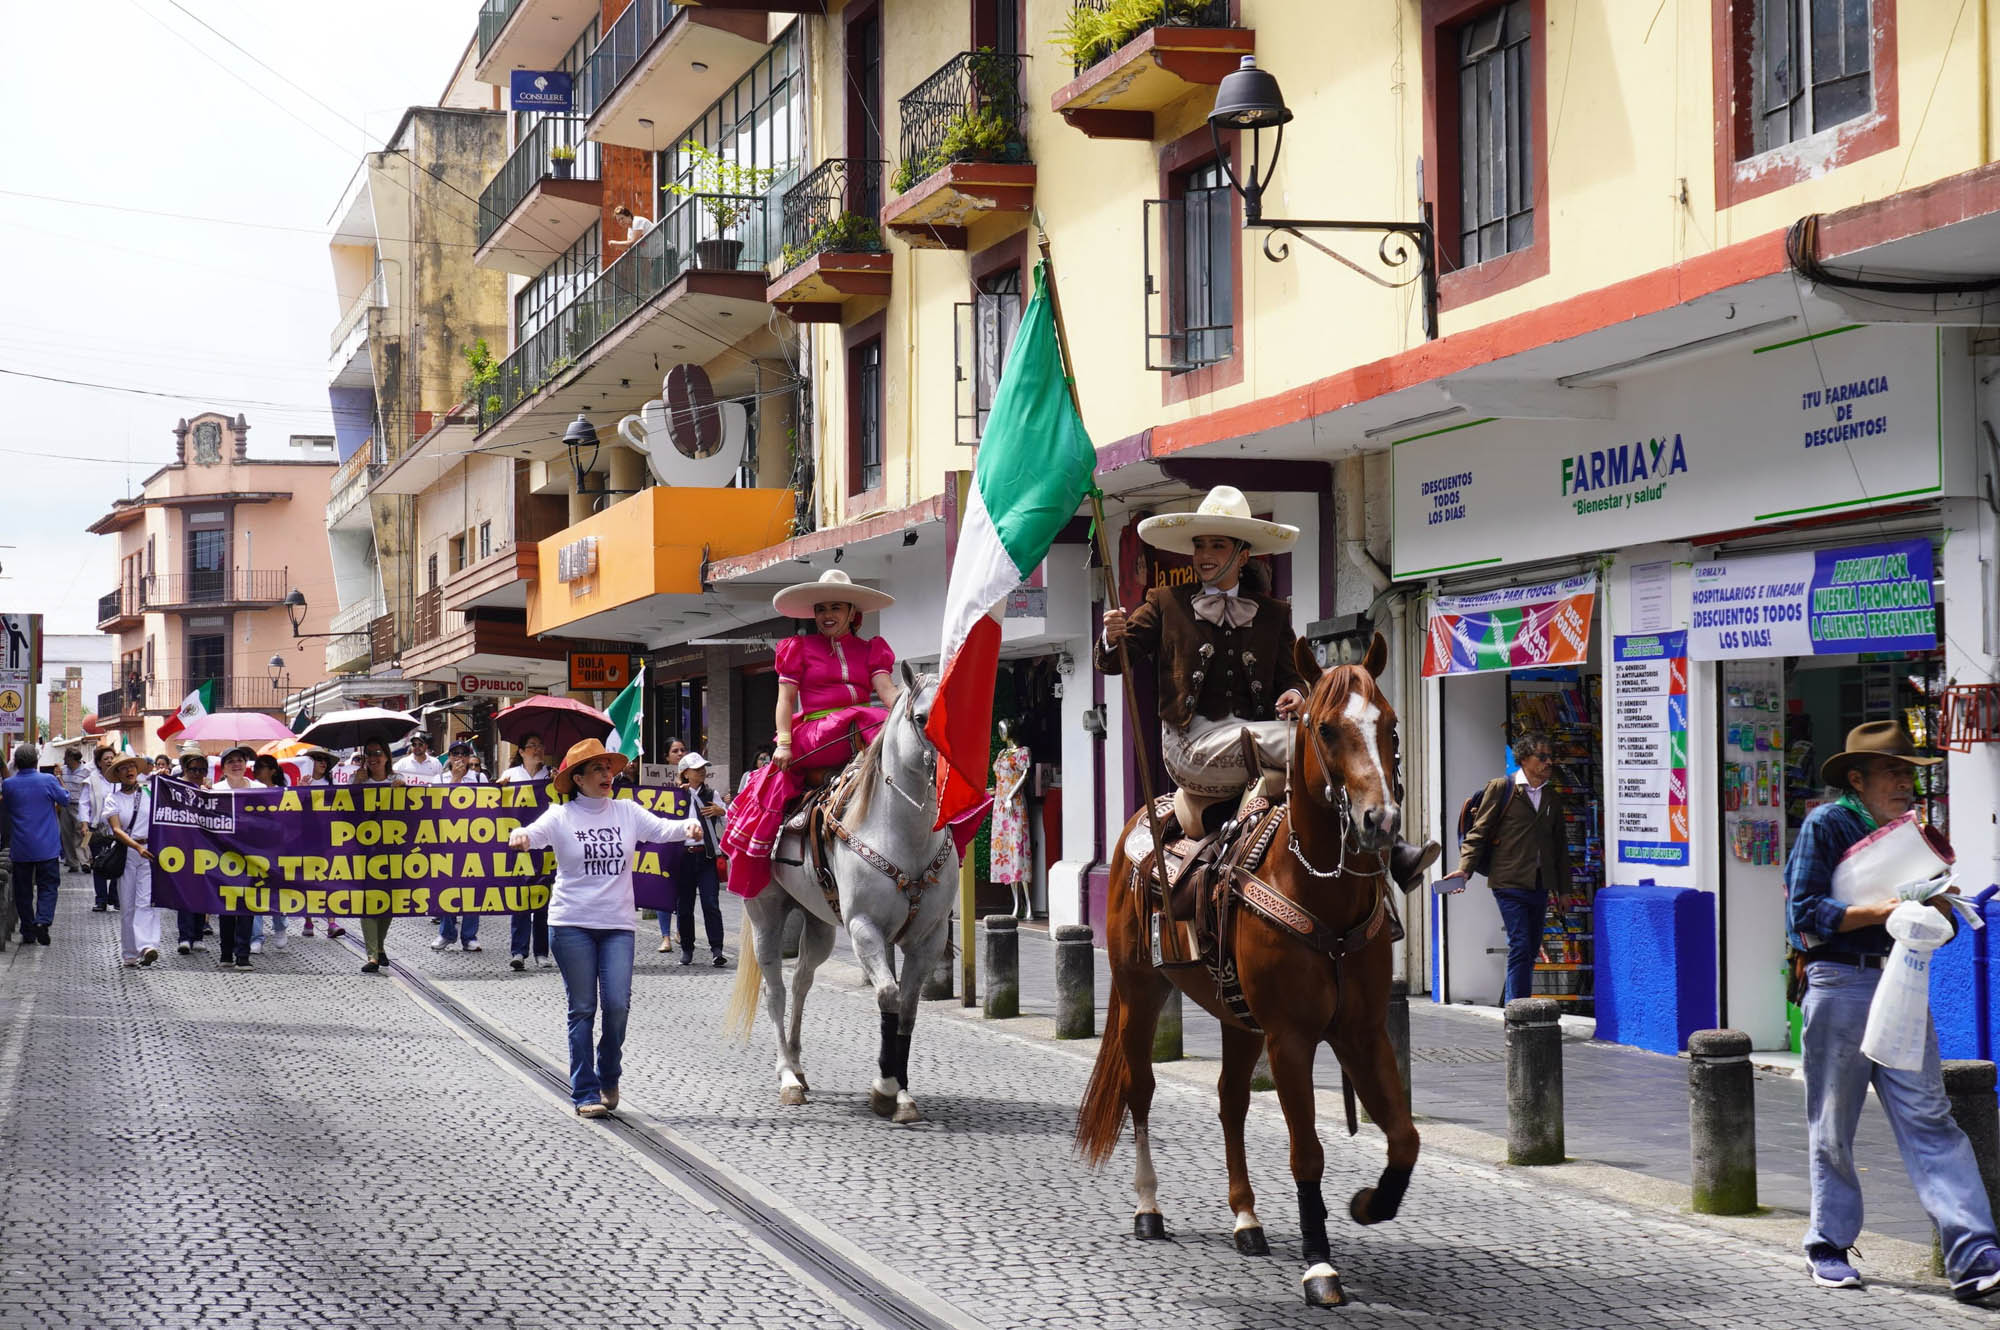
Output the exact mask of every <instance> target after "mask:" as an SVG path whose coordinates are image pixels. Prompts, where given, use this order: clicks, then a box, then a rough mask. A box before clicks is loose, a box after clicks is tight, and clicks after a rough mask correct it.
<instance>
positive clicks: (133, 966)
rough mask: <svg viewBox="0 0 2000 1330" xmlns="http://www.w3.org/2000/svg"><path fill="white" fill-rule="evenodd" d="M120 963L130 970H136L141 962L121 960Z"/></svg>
mask: <svg viewBox="0 0 2000 1330" xmlns="http://www.w3.org/2000/svg"><path fill="white" fill-rule="evenodd" d="M118 963H119V964H120V965H122V966H124V967H125V968H126V969H128V970H136V969H138V968H139V962H137V961H120V962H118Z"/></svg>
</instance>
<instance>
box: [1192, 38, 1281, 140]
mask: <svg viewBox="0 0 2000 1330" xmlns="http://www.w3.org/2000/svg"><path fill="white" fill-rule="evenodd" d="M1291 118H1292V112H1291V108H1290V107H1288V106H1286V105H1285V95H1284V94H1283V93H1282V92H1280V91H1278V80H1276V79H1275V78H1272V77H1271V76H1270V75H1269V74H1268V73H1266V72H1265V71H1263V70H1261V69H1259V68H1257V57H1256V56H1254V55H1246V56H1244V57H1243V63H1242V64H1241V65H1239V66H1237V68H1236V71H1235V72H1234V73H1232V74H1229V75H1227V76H1225V77H1224V78H1223V80H1222V85H1221V86H1220V87H1218V88H1217V89H1216V90H1215V109H1214V110H1212V111H1210V112H1209V113H1208V123H1209V124H1210V125H1211V126H1213V127H1214V128H1217V129H1253V130H1254V129H1271V128H1275V127H1276V126H1278V125H1282V124H1284V123H1285V122H1286V121H1288V120H1290V119H1291Z"/></svg>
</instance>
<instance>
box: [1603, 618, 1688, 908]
mask: <svg viewBox="0 0 2000 1330" xmlns="http://www.w3.org/2000/svg"><path fill="white" fill-rule="evenodd" d="M1687 679H1688V670H1687V634H1686V633H1684V632H1680V633H1644V634H1635V635H1632V636H1628V637H1614V638H1613V639H1612V650H1611V699H1612V703H1611V705H1612V710H1611V717H1612V720H1611V780H1612V788H1613V791H1614V793H1615V795H1616V805H1615V806H1616V808H1617V826H1616V828H1615V835H1614V839H1615V840H1616V841H1617V842H1618V862H1620V863H1623V864H1647V865H1650V866H1652V867H1655V868H1662V867H1675V868H1685V867H1686V866H1687V864H1688V687H1687Z"/></svg>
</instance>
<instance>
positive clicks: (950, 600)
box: [924, 264, 1097, 827]
mask: <svg viewBox="0 0 2000 1330" xmlns="http://www.w3.org/2000/svg"><path fill="white" fill-rule="evenodd" d="M1096 466H1097V451H1096V449H1094V448H1093V447H1092V446H1091V443H1090V436H1089V435H1088V434H1086V433H1084V429H1083V419H1082V417H1080V416H1078V415H1077V412H1076V405H1075V403H1074V402H1072V401H1071V400H1070V395H1069V387H1068V380H1067V377H1066V375H1065V371H1064V368H1063V357H1062V352H1061V348H1060V347H1059V346H1058V345H1057V338H1056V325H1055V312H1054V310H1053V308H1052V307H1051V305H1050V304H1049V296H1048V269H1047V265H1046V264H1043V265H1040V266H1037V267H1036V269H1035V298H1034V299H1033V300H1032V301H1030V302H1029V304H1028V309H1027V312H1026V313H1025V314H1023V315H1022V316H1021V328H1020V331H1019V332H1018V333H1016V334H1015V337H1014V347H1013V350H1012V351H1010V352H1009V353H1008V355H1007V368H1006V369H1005V370H1004V371H1003V372H1002V373H1001V375H1000V387H999V390H998V391H997V392H996V393H995V394H994V397H993V412H992V414H991V415H990V416H988V417H987V422H986V433H985V435H984V437H983V438H981V439H980V441H979V460H978V462H977V463H976V467H977V469H976V470H975V471H974V473H973V486H972V499H971V502H970V503H968V504H967V505H966V511H965V520H964V524H963V525H962V526H961V527H960V529H959V533H958V551H957V553H956V555H955V557H954V558H953V560H952V565H951V581H950V582H949V584H948V585H947V587H946V590H945V610H944V640H943V644H942V646H941V648H940V650H939V652H938V660H939V661H940V662H941V664H942V668H943V671H944V678H943V680H942V681H941V682H940V683H939V685H938V692H937V700H936V701H935V702H934V703H933V704H932V706H931V715H930V720H929V722H928V723H927V724H926V725H925V727H924V729H925V732H926V733H927V734H929V735H930V737H931V741H932V742H933V743H935V744H936V745H937V747H938V755H939V756H940V757H942V758H943V759H944V760H943V761H942V762H940V763H939V764H938V774H937V781H938V820H937V825H938V826H939V827H943V826H944V825H945V824H947V823H949V822H951V821H952V820H954V819H955V818H957V817H958V816H960V815H961V814H963V813H965V812H966V811H968V810H969V809H972V808H975V807H977V806H978V804H979V803H980V801H981V800H983V799H984V798H985V797H986V784H987V781H988V779H989V775H990V773H989V772H988V770H987V767H988V764H989V761H990V757H991V754H990V752H989V747H988V745H989V739H990V731H991V730H992V726H993V681H994V676H995V675H996V674H997V673H998V671H999V664H1000V617H1001V613H1002V611H1003V610H1004V609H1005V607H1006V604H1007V597H1008V595H1009V594H1010V593H1012V592H1013V591H1014V590H1015V589H1016V588H1017V587H1019V586H1020V585H1021V584H1022V583H1023V582H1025V581H1027V580H1028V578H1029V577H1030V576H1032V575H1033V573H1034V571H1035V569H1036V568H1037V567H1038V566H1040V564H1041V562H1042V560H1043V559H1045V558H1047V557H1048V553H1049V546H1050V545H1052V544H1054V543H1055V538H1056V534H1057V533H1058V532H1060V531H1061V530H1062V528H1063V526H1064V524H1065V523H1067V522H1068V521H1069V520H1070V519H1071V518H1072V517H1074V516H1076V510H1077V505H1079V504H1080V503H1082V502H1083V500H1084V498H1085V497H1086V496H1087V495H1089V494H1090V493H1091V491H1092V490H1093V489H1094V488H1095V485H1094V483H1093V482H1092V480H1091V474H1092V472H1093V471H1094V470H1095V469H1096Z"/></svg>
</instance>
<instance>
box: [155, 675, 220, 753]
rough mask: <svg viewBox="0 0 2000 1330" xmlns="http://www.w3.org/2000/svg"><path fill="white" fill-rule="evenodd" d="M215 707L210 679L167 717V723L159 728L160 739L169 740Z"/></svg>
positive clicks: (185, 698)
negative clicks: (189, 723) (190, 722)
mask: <svg viewBox="0 0 2000 1330" xmlns="http://www.w3.org/2000/svg"><path fill="white" fill-rule="evenodd" d="M214 707H215V680H213V679H210V680H209V681H208V682H207V683H205V684H203V685H202V686H201V687H199V688H197V689H195V690H194V691H193V692H192V693H189V694H188V695H187V696H186V697H184V698H182V699H181V709H180V710H179V711H176V712H175V713H174V714H173V715H171V716H169V717H167V723H166V724H164V725H162V726H160V738H161V739H162V740H166V739H171V738H173V737H174V736H175V735H176V734H179V733H180V732H181V731H182V730H184V729H186V728H187V727H188V722H189V721H191V720H200V719H201V718H202V717H203V716H206V715H207V714H208V713H209V712H210V711H211V710H213V709H214Z"/></svg>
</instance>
